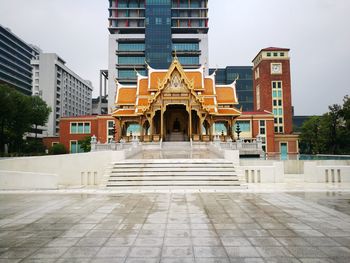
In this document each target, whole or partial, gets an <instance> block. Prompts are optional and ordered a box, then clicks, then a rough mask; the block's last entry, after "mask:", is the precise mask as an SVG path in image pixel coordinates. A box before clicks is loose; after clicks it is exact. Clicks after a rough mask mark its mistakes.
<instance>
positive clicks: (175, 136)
mask: <svg viewBox="0 0 350 263" xmlns="http://www.w3.org/2000/svg"><path fill="white" fill-rule="evenodd" d="M166 140H167V141H169V142H183V141H188V136H186V135H185V134H184V133H183V132H172V133H170V134H168V135H167V138H166Z"/></svg>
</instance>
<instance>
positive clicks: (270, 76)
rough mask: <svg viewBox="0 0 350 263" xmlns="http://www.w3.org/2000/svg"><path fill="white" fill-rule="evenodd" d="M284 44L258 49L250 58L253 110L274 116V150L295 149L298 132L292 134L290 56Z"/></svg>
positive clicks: (287, 150)
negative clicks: (251, 64) (251, 60)
mask: <svg viewBox="0 0 350 263" xmlns="http://www.w3.org/2000/svg"><path fill="white" fill-rule="evenodd" d="M289 51H290V50H289V49H288V48H276V47H269V48H265V49H262V50H261V51H260V52H259V53H258V54H257V55H256V57H255V58H254V59H253V65H254V66H253V75H254V76H253V77H254V79H253V83H254V85H253V92H254V110H255V111H268V112H271V113H272V114H273V116H274V132H275V149H276V151H277V152H280V153H281V154H283V153H287V152H288V153H290V152H298V146H297V140H298V136H296V135H293V107H292V93H291V74H290V56H289Z"/></svg>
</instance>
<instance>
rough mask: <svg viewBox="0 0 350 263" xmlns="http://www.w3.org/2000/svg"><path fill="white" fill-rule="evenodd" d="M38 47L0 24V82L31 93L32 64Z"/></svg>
mask: <svg viewBox="0 0 350 263" xmlns="http://www.w3.org/2000/svg"><path fill="white" fill-rule="evenodd" d="M39 52H40V49H39V48H37V47H34V46H33V45H30V44H27V43H26V42H25V41H23V40H22V39H20V38H19V37H17V36H16V35H15V34H13V33H12V32H11V30H10V29H8V28H5V27H3V26H2V25H0V83H5V84H8V85H10V86H12V87H14V88H16V89H17V90H18V91H20V92H21V93H24V94H26V95H31V94H32V65H31V64H30V61H31V60H32V59H33V58H35V57H36V56H37V55H38V54H39Z"/></svg>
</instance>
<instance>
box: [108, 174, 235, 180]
mask: <svg viewBox="0 0 350 263" xmlns="http://www.w3.org/2000/svg"><path fill="white" fill-rule="evenodd" d="M167 180H169V181H201V180H202V181H238V180H239V179H238V177H237V176H210V177H208V176H186V177H182V176H163V175H162V176H156V177H155V176H153V177H151V176H117V177H110V178H109V180H108V182H117V181H167Z"/></svg>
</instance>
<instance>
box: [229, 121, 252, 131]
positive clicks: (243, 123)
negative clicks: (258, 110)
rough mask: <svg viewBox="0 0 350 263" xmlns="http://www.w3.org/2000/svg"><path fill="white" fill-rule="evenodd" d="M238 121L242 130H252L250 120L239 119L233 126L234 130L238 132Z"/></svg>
mask: <svg viewBox="0 0 350 263" xmlns="http://www.w3.org/2000/svg"><path fill="white" fill-rule="evenodd" d="M238 123H239V128H240V130H241V132H250V121H237V122H236V124H235V125H234V127H233V132H236V129H237V124H238Z"/></svg>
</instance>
